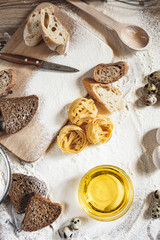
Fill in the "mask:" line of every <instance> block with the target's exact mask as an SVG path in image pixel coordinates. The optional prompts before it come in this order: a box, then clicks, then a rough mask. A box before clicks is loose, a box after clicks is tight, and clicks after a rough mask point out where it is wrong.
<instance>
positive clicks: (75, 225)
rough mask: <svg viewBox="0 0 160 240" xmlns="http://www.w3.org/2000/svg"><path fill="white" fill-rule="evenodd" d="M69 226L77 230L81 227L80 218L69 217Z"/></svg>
mask: <svg viewBox="0 0 160 240" xmlns="http://www.w3.org/2000/svg"><path fill="white" fill-rule="evenodd" d="M70 226H71V229H72V230H79V228H80V227H81V220H80V218H78V217H74V218H72V219H71V222H70Z"/></svg>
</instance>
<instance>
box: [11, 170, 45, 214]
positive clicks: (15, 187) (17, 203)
mask: <svg viewBox="0 0 160 240" xmlns="http://www.w3.org/2000/svg"><path fill="white" fill-rule="evenodd" d="M14 179H16V183H15V182H14ZM28 182H31V185H30V186H29V185H28ZM36 183H41V186H40V185H38V186H39V188H37V190H35V187H36V186H37V185H36ZM20 185H23V193H20V189H19V188H20ZM42 187H43V191H40V190H41V189H40V188H42ZM33 189H34V190H33ZM31 191H32V192H33V191H34V192H36V193H38V194H39V195H42V196H43V197H45V196H46V195H47V192H48V189H47V186H46V184H45V183H44V182H43V181H41V180H39V179H38V178H36V177H32V176H28V175H24V174H21V173H13V174H12V183H11V187H10V190H9V193H8V195H9V197H10V199H11V202H12V204H13V205H14V208H15V210H16V212H17V213H18V214H22V213H24V212H25V209H26V208H27V205H28V201H29V199H30V194H31ZM20 195H21V196H20Z"/></svg>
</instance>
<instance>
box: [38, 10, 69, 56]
mask: <svg viewBox="0 0 160 240" xmlns="http://www.w3.org/2000/svg"><path fill="white" fill-rule="evenodd" d="M41 28H42V37H43V39H44V41H45V43H46V44H47V46H48V47H49V48H50V49H51V50H52V51H56V52H58V53H59V54H65V53H66V51H67V47H68V43H69V33H68V32H67V30H66V28H65V27H64V26H63V25H62V24H61V22H60V21H59V20H58V18H57V17H56V16H55V14H54V6H50V7H46V8H43V9H41Z"/></svg>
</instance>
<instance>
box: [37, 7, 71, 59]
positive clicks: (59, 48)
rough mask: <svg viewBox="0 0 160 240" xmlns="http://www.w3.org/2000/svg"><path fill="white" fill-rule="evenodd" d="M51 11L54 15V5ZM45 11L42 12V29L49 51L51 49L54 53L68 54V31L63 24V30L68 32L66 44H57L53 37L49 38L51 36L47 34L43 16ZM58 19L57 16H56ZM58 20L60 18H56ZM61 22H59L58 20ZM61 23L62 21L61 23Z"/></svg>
mask: <svg viewBox="0 0 160 240" xmlns="http://www.w3.org/2000/svg"><path fill="white" fill-rule="evenodd" d="M49 9H50V11H51V12H52V13H54V10H55V8H54V5H52V6H51V7H50V8H49ZM42 11H43V9H42V10H41V28H42V37H43V40H44V41H45V43H46V45H47V46H48V47H49V49H51V50H52V51H56V52H58V53H59V54H65V53H66V52H67V49H68V45H69V33H68V32H67V29H66V28H65V27H64V25H63V24H62V23H61V24H62V26H63V28H64V29H65V30H66V32H67V39H66V44H57V42H55V41H54V40H53V39H52V38H51V37H49V35H48V34H47V32H46V30H45V27H44V22H43V21H44V19H43V17H44V16H43V14H42ZM55 17H56V16H55ZM56 19H57V20H58V18H57V17H56ZM58 21H59V20H58ZM59 22H60V21H59Z"/></svg>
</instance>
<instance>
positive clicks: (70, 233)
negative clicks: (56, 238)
mask: <svg viewBox="0 0 160 240" xmlns="http://www.w3.org/2000/svg"><path fill="white" fill-rule="evenodd" d="M62 237H63V239H67V240H70V239H72V237H73V231H72V230H71V229H70V227H69V226H65V227H64V228H63V230H62Z"/></svg>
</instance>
